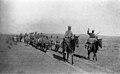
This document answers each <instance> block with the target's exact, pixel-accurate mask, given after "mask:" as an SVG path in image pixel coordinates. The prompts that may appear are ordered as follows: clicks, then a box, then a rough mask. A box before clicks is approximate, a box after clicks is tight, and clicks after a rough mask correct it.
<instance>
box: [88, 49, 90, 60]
mask: <svg viewBox="0 0 120 74" xmlns="http://www.w3.org/2000/svg"><path fill="white" fill-rule="evenodd" d="M88 59H90V50H88Z"/></svg>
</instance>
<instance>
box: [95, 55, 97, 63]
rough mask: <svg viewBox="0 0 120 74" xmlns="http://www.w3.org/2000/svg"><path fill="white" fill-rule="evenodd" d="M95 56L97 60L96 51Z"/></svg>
mask: <svg viewBox="0 0 120 74" xmlns="http://www.w3.org/2000/svg"><path fill="white" fill-rule="evenodd" d="M95 57H96V61H97V55H96V53H95Z"/></svg>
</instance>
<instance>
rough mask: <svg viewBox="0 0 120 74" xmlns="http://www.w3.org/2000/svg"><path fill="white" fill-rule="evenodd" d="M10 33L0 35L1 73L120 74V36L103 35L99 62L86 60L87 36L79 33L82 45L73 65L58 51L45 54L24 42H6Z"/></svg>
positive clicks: (98, 54)
mask: <svg viewBox="0 0 120 74" xmlns="http://www.w3.org/2000/svg"><path fill="white" fill-rule="evenodd" d="M8 36H9V35H3V34H1V35H0V74H46V73H47V74H53V73H54V74H61V73H62V74H76V73H77V74H119V73H120V37H109V36H100V37H101V38H102V39H103V48H102V49H101V48H100V49H99V51H98V53H97V57H98V61H96V62H95V61H92V54H91V59H90V60H88V59H87V49H85V48H84V44H85V41H86V39H87V36H86V35H80V38H79V48H76V50H75V54H74V65H71V64H69V63H67V62H64V61H63V60H62V55H61V51H62V49H61V48H60V49H59V51H58V52H55V51H54V47H53V50H48V51H47V53H44V52H43V51H41V50H38V49H36V48H34V47H32V46H30V45H28V46H26V44H25V43H20V42H19V43H14V42H7V38H8Z"/></svg>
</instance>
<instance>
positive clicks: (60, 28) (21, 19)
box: [0, 0, 120, 36]
mask: <svg viewBox="0 0 120 74" xmlns="http://www.w3.org/2000/svg"><path fill="white" fill-rule="evenodd" d="M68 25H70V26H72V31H73V33H77V34H86V31H87V29H88V28H90V30H92V29H94V30H95V33H97V32H100V35H109V36H120V0H0V32H1V33H14V34H16V33H25V32H27V33H28V32H34V31H37V32H45V33H65V31H66V30H67V26H68Z"/></svg>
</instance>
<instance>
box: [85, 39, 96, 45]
mask: <svg viewBox="0 0 120 74" xmlns="http://www.w3.org/2000/svg"><path fill="white" fill-rule="evenodd" d="M96 41H97V39H96V38H89V39H88V40H87V42H88V43H90V44H93V43H95V42H96Z"/></svg>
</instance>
